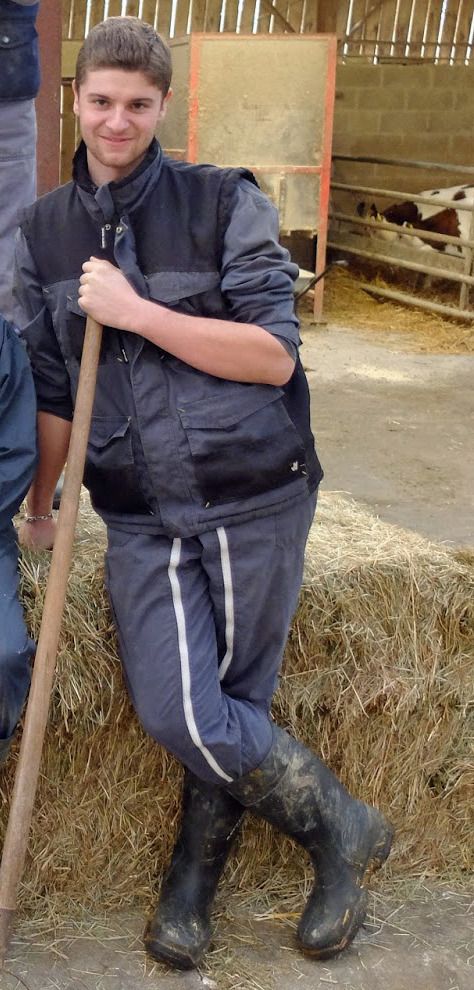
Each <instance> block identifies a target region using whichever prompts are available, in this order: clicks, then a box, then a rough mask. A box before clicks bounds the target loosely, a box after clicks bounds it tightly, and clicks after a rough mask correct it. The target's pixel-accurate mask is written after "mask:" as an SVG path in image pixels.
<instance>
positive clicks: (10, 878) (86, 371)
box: [0, 316, 102, 965]
mask: <svg viewBox="0 0 474 990" xmlns="http://www.w3.org/2000/svg"><path fill="white" fill-rule="evenodd" d="M101 342H102V327H101V326H100V324H99V323H97V322H96V321H95V320H93V319H92V318H91V317H90V316H88V317H87V323H86V333H85V338H84V348H83V352H82V360H81V369H80V375H79V384H78V390H77V398H76V405H75V410H74V419H73V423H72V430H71V440H70V444H69V453H68V459H67V465H66V474H65V478H64V487H63V491H62V494H61V505H60V509H59V517H58V526H57V532H56V538H55V541H54V549H53V554H52V558H51V566H50V570H49V576H48V584H47V588H46V596H45V602H44V608H43V616H42V620H41V629H40V634H39V639H38V648H37V651H36V657H35V662H34V667H33V676H32V680H31V688H30V693H29V698H28V705H27V709H26V716H25V724H24V729H23V735H22V741H21V748H20V756H19V760H18V766H17V771H16V776H15V785H14V788H13V795H12V802H11V808H10V814H9V818H8V825H7V831H6V835H5V842H4V846H3V855H2V862H1V866H0V965H3V962H4V960H5V956H6V952H7V949H8V944H9V933H10V929H11V923H12V920H13V915H14V912H15V910H16V899H17V888H18V885H19V882H20V880H21V877H22V873H23V866H24V861H25V856H26V850H27V845H28V837H29V831H30V824H31V817H32V812H33V804H34V800H35V794H36V788H37V782H38V774H39V767H40V762H41V751H42V746H43V739H44V733H45V729H46V723H47V720H48V711H49V704H50V696H51V689H52V684H53V678H54V670H55V665H56V654H57V649H58V640H59V632H60V628H61V620H62V614H63V610H64V601H65V597H66V588H67V582H68V576H69V570H70V566H71V557H72V547H73V541H74V531H75V527H76V520H77V513H78V509H79V498H80V494H81V485H82V476H83V473H84V463H85V458H86V449H87V442H88V439H89V430H90V421H91V416H92V406H93V403H94V394H95V383H96V378H97V367H98V363H99V353H100V346H101Z"/></svg>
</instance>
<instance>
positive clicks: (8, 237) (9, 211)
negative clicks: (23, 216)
mask: <svg viewBox="0 0 474 990" xmlns="http://www.w3.org/2000/svg"><path fill="white" fill-rule="evenodd" d="M35 198H36V113H35V104H34V100H12V101H9V100H1V101H0V313H2V316H4V317H5V318H6V319H7V320H10V321H11V322H13V323H14V322H15V316H14V305H13V299H12V285H13V259H14V252H15V235H16V231H17V227H18V216H19V212H20V210H22V209H23V207H25V206H29V205H30V203H33V202H34V200H35Z"/></svg>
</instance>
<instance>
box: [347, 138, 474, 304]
mask: <svg viewBox="0 0 474 990" xmlns="http://www.w3.org/2000/svg"><path fill="white" fill-rule="evenodd" d="M333 161H334V162H337V161H344V162H351V163H353V165H354V168H355V169H356V168H357V166H358V165H364V164H371V165H388V166H396V167H400V166H403V167H407V168H413V169H423V170H424V171H425V172H426V171H428V170H429V171H433V172H435V173H436V175H437V177H438V180H439V176H440V173H443V172H445V173H449V174H450V175H452V174H453V173H454V174H457V175H460V176H462V177H463V179H464V182H465V183H466V184H470V180H473V179H474V168H472V167H468V166H459V165H447V164H444V163H439V162H419V161H411V160H409V159H403V158H378V157H370V156H359V157H353V156H351V155H334V156H333ZM331 190H332V192H333V196H334V198H337V197H338V194H339V197H341V196H342V199H344V198H345V200H346V202H348V201H350V200H352V201H353V202H354V201H355V198H356V194H357V196H359V195H360V194H362V195H364V196H365V195H370V196H376V197H378V199H379V201H380V200H381V199H382V200H385V201H386V202H387V203H389V202H390V201H392V200H402V201H403V200H407V199H410V200H412V201H413V202H415V203H427V204H429V205H430V206H433V200H432V199H430V198H427V197H426V196H421V195H420V194H419V193H411V192H407V190H404V191H401V190H399V189H387V188H381V187H380V186H379V187H374V186H367V185H364V184H362V183H361V184H356V183H352V182H351V183H345V182H337V181H333V182H332V183H331ZM384 205H385V204H384ZM436 205H437V206H440V207H441V208H445V207H446V208H449V207H453V205H455V208H456V210H462V211H467V212H469V213H470V226H469V234H468V237H467V238H462V237H452V236H449V235H448V234H435V233H433V232H431V231H429V232H427V231H424V230H419V229H418V228H415V227H413V228H411V229H410V228H406V227H404V228H403V242H402V241H401V240H400V239H395V240H393V241H390V242H387V241H385V242H383V250H381V249H380V250H379V249H378V248H379V247H380V246H381V244H382V241H381V239H380V238H379V239H378V240H379V244H378V245H377V236H376V233H377V231H378V232H380V234H382V235H383V233H384V232H392V233H393V234H395V235H400V233H401V228H400V226H398V225H397V224H393V223H388V222H387V221H385V220H378V221H377V226H376V228H375V227H374V223H373V220H371V219H367V218H362V217H360V216H358V215H357V214H356V213H355V212H353V213H351V212H348V208H347V207H346V208H345V209H331V210H330V212H329V217H330V221H331V224H330V231H329V240H328V247H330V248H333V249H337V250H338V251H344V252H347V253H348V254H352V255H354V256H356V257H360V258H365V259H367V260H370V261H377V262H381V263H383V264H386V265H390V266H391V267H394V268H400V269H406V270H408V271H413V272H421V273H423V274H425V275H431V276H435V277H436V278H442V279H449V280H451V281H452V282H454V283H456V284H457V285H458V286H459V305H458V306H447V305H444V304H443V303H438V302H433V301H432V300H430V299H426V298H423V297H420V296H414V295H411V294H409V293H407V292H399V291H398V290H395V289H385V288H382V287H379V286H375V285H366V284H364V289H366V290H367V291H368V292H370V293H372V294H373V295H376V296H382V297H385V298H388V299H394V300H397V301H399V302H404V303H408V304H410V305H412V306H418V307H420V308H422V309H428V310H432V311H433V312H435V313H441V314H443V315H445V316H454V317H458V318H463V319H468V320H474V310H473V309H472V308H470V304H469V294H470V290H471V289H472V287H473V286H474V275H473V258H474V206H473V205H467V206H465V205H463V203H462V200H461V201H457V202H456V203H455V204H453V201H452V200H451V201H448V200H443V199H442V196H440V197H439V198H438V197H437V198H436ZM368 228H371V232H372V236H370V234H369V233H368ZM374 234H375V236H374ZM410 238H419V239H420V240H423V241H429V242H430V244H431V243H432V242H435V243H440V244H450V245H455V246H456V247H457V248H458V249H460V254H461V253H462V257H461V256H460V257H455V256H453V255H447V254H441V252H438V251H434V250H433V251H432V252H430V253H429V256H428V257H427V255H426V253H424V252H422V251H420V249H419V248H418V249H417V248H416V247H415V246H414V247H409V246H408V245H407V239H410Z"/></svg>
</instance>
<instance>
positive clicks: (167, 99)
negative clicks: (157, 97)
mask: <svg viewBox="0 0 474 990" xmlns="http://www.w3.org/2000/svg"><path fill="white" fill-rule="evenodd" d="M172 98H173V90H172V89H169V90H168V92H167V94H166V96H164V97H163V100H162V102H161V109H160V116H159V118H158V119H159V122H160V123H161V121H162V120H164V119H165V117H166V113H167V110H168V104H169V102H170V100H171V99H172Z"/></svg>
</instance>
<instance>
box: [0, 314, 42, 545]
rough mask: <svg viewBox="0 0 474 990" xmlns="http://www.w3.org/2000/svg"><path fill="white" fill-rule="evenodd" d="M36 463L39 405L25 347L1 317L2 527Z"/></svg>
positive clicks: (21, 499) (16, 510)
mask: <svg viewBox="0 0 474 990" xmlns="http://www.w3.org/2000/svg"><path fill="white" fill-rule="evenodd" d="M35 464H36V402H35V390H34V385H33V379H32V376H31V371H30V367H29V364H28V358H27V356H26V351H25V347H24V345H23V344H22V343H21V341H20V339H19V337H18V336H17V334H16V333H15V331H14V329H13V327H12V326H11V325H10V324H9V323H7V322H6V320H4V319H3V318H0V528H4V527H5V526H6V525H7V524H8V523H9V522H10V520H11V518H12V516H14V515H15V512H18V509H19V507H20V505H21V503H22V501H23V499H24V497H25V495H26V492H27V491H28V488H29V486H30V484H31V481H32V478H33V473H34V468H35Z"/></svg>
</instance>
